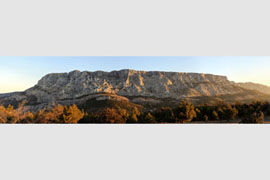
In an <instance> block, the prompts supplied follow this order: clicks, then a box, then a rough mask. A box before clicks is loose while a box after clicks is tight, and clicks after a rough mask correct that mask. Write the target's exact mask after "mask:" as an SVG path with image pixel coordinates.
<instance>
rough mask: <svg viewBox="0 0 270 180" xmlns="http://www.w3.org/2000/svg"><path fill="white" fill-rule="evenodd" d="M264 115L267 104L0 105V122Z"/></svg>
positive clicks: (253, 118) (259, 119)
mask: <svg viewBox="0 0 270 180" xmlns="http://www.w3.org/2000/svg"><path fill="white" fill-rule="evenodd" d="M265 116H270V104H269V103H268V102H253V103H251V104H242V103H235V104H233V105H231V104H226V103H218V104H217V105H215V106H209V105H206V104H205V105H200V106H196V107H195V106H194V105H193V104H192V103H189V102H185V101H183V102H181V103H179V105H178V106H177V107H175V108H171V107H163V108H161V109H159V110H157V111H155V112H143V111H139V110H138V109H137V108H133V109H132V110H126V109H122V108H119V107H116V108H103V109H101V110H99V111H97V112H90V113H86V112H84V110H80V109H79V108H78V107H77V106H76V105H72V106H62V105H56V106H54V107H53V108H51V109H47V110H40V111H38V112H36V113H33V112H29V111H26V110H25V108H24V106H23V105H20V106H19V107H18V108H17V109H14V108H13V107H12V106H8V107H4V106H0V123H44V124H46V123H55V124H57V123H61V124H62V123H63V124H72V123H97V124H98V123H117V124H120V123H150V124H154V123H190V122H195V123H196V122H213V123H218V122H223V123H226V122H228V123H229V122H233V121H234V120H236V119H237V120H239V121H237V122H240V123H264V117H265Z"/></svg>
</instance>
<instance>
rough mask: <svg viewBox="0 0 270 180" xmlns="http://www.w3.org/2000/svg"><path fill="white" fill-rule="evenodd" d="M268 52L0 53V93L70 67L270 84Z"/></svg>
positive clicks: (22, 86)
mask: <svg viewBox="0 0 270 180" xmlns="http://www.w3.org/2000/svg"><path fill="white" fill-rule="evenodd" d="M269 68H270V56H269V57H266V56H257V57H256V56H252V57H248V56H247V57H245V56H231V57H230V56H223V57H213V56H210V57H206V56H203V57H199V56H197V57H140V56H137V57H136V56H134V57H122V56H121V57H80V56H78V57H46V56H45V57H4V56H2V57H0V83H1V86H0V93H5V92H12V91H22V90H25V89H27V88H29V87H32V86H33V85H34V84H36V83H37V81H38V80H39V79H40V78H41V77H42V76H44V75H45V74H48V73H52V72H68V71H72V70H75V69H77V70H81V71H84V70H87V71H96V70H104V71H111V70H120V69H135V70H157V71H177V72H198V73H211V74H217V75H226V76H228V78H229V80H233V81H236V82H257V83H261V84H265V85H270V78H269V77H270V70H269Z"/></svg>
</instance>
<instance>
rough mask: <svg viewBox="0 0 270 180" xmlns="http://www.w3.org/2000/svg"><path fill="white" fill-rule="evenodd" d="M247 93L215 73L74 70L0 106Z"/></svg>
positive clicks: (45, 79) (53, 76)
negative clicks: (25, 103) (18, 103)
mask: <svg viewBox="0 0 270 180" xmlns="http://www.w3.org/2000/svg"><path fill="white" fill-rule="evenodd" d="M245 91H246V89H245V87H243V86H242V85H238V84H236V83H233V82H231V81H229V80H228V79H227V77H226V76H218V75H212V74H201V73H180V72H162V71H136V70H130V69H125V70H120V71H111V72H104V71H95V72H88V71H84V72H80V71H72V72H69V73H52V74H48V75H46V76H44V77H43V78H42V79H41V80H40V81H39V82H38V84H37V85H35V86H34V87H32V88H30V89H28V90H26V91H25V92H21V93H15V94H12V95H10V96H8V97H2V98H1V96H0V103H4V104H5V103H6V104H7V103H10V102H21V101H23V100H26V101H28V102H29V104H30V105H32V106H41V105H42V107H43V106H46V105H47V104H52V103H61V104H72V103H75V104H80V103H83V102H85V101H86V100H88V99H91V98H95V99H97V100H98V99H99V100H102V99H106V98H107V99H108V98H109V99H110V98H113V99H115V100H120V101H122V100H127V101H128V100H129V99H133V101H134V102H136V101H139V100H140V98H142V97H143V98H146V99H147V98H148V99H149V98H155V99H162V98H173V99H176V100H180V99H184V98H192V97H204V96H221V95H233V94H238V93H244V92H245ZM131 97H132V98H131ZM134 97H137V99H136V98H134Z"/></svg>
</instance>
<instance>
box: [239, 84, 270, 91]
mask: <svg viewBox="0 0 270 180" xmlns="http://www.w3.org/2000/svg"><path fill="white" fill-rule="evenodd" d="M235 84H236V85H237V86H239V87H242V88H245V89H249V90H255V91H259V92H261V93H264V94H270V87H269V86H265V85H262V84H257V83H252V82H248V83H235Z"/></svg>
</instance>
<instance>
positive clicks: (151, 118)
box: [139, 113, 156, 124]
mask: <svg viewBox="0 0 270 180" xmlns="http://www.w3.org/2000/svg"><path fill="white" fill-rule="evenodd" d="M139 123H147V124H153V123H156V119H155V117H154V116H153V115H152V114H151V113H146V114H144V115H142V116H140V119H139Z"/></svg>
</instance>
